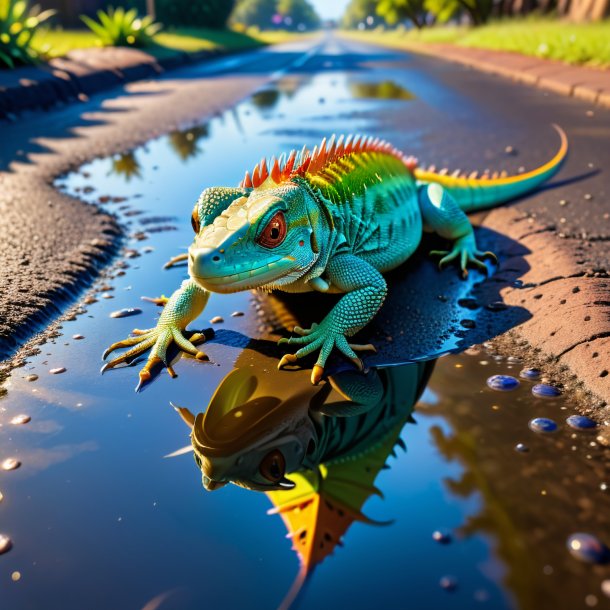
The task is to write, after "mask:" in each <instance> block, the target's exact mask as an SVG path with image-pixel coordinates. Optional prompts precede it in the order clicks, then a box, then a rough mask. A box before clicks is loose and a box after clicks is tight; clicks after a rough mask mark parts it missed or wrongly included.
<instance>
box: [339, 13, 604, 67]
mask: <svg viewBox="0 0 610 610" xmlns="http://www.w3.org/2000/svg"><path fill="white" fill-rule="evenodd" d="M350 35H355V36H357V37H359V38H364V39H368V40H375V39H376V40H378V41H379V42H385V43H386V44H392V45H395V46H408V45H410V44H429V43H450V44H456V45H459V46H464V47H476V48H484V49H497V50H500V51H512V52H515V53H522V54H524V55H534V56H536V57H543V58H546V59H556V60H559V61H563V62H566V63H569V64H580V65H590V66H598V67H609V66H610V20H605V21H600V22H597V23H578V24H576V23H568V22H564V21H559V20H551V19H542V18H527V19H518V18H513V19H505V20H502V21H495V22H492V23H489V24H487V25H483V26H480V27H478V28H468V27H457V26H438V27H432V28H426V29H424V30H421V31H420V32H417V31H413V30H409V31H404V30H403V31H400V30H395V31H388V32H379V31H373V32H357V33H352V32H350Z"/></svg>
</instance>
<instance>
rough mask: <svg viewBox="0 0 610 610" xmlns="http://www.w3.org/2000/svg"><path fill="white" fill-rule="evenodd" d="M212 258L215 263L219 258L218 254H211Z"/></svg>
mask: <svg viewBox="0 0 610 610" xmlns="http://www.w3.org/2000/svg"><path fill="white" fill-rule="evenodd" d="M212 260H213V261H214V262H215V263H217V262H218V261H219V260H220V256H213V257H212Z"/></svg>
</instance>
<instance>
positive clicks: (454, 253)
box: [430, 238, 498, 279]
mask: <svg viewBox="0 0 610 610" xmlns="http://www.w3.org/2000/svg"><path fill="white" fill-rule="evenodd" d="M430 256H440V257H442V258H441V260H440V261H439V262H438V268H439V269H442V268H443V267H444V266H445V265H447V264H449V263H450V262H452V261H454V260H456V259H458V260H459V264H460V268H461V270H462V277H463V278H464V279H465V278H467V277H468V269H467V267H468V266H469V265H471V266H473V267H476V268H477V269H479V270H480V271H482V272H483V273H485V275H487V267H486V266H485V263H484V262H483V261H484V260H485V259H490V260H491V261H493V263H494V264H496V265H497V264H498V259H497V257H496V255H495V254H494V253H493V252H489V251H486V252H483V251H481V250H478V249H477V247H476V244H475V243H474V240H472V239H467V238H462V239H458V240H456V242H455V243H454V244H453V248H452V249H451V250H432V251H430Z"/></svg>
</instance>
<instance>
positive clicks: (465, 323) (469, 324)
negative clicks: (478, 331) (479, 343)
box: [460, 319, 477, 328]
mask: <svg viewBox="0 0 610 610" xmlns="http://www.w3.org/2000/svg"><path fill="white" fill-rule="evenodd" d="M460 324H461V325H462V326H463V327H464V328H476V326H477V324H476V322H475V321H474V320H469V319H465V320H460Z"/></svg>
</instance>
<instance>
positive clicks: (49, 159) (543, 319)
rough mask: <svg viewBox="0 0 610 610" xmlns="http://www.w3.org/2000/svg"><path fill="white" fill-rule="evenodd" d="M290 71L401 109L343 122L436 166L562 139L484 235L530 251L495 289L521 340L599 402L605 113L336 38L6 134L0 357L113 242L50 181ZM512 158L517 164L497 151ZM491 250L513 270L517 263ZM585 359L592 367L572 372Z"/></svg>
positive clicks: (211, 67)
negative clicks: (558, 164)
mask: <svg viewBox="0 0 610 610" xmlns="http://www.w3.org/2000/svg"><path fill="white" fill-rule="evenodd" d="M290 73H292V74H298V75H302V76H303V75H304V76H307V75H314V74H323V73H333V74H337V75H342V76H345V77H346V78H347V79H348V81H349V82H350V83H353V84H354V86H355V87H356V88H358V87H360V92H359V93H357V94H356V95H359V96H365V97H366V96H375V95H379V96H386V95H390V96H393V95H394V96H396V95H398V96H399V97H402V103H395V104H388V103H382V102H383V100H381V99H380V100H379V103H380V106H379V112H378V113H377V112H373V113H371V112H369V113H368V114H367V116H366V117H359V116H357V113H356V114H352V116H351V117H348V118H350V119H353V123H352V124H353V125H358V124H362V122H363V121H362V119H366V121H367V129H368V131H369V132H372V133H374V135H379V136H381V137H385V138H387V139H389V140H390V141H392V142H393V143H394V144H395V145H397V146H398V147H399V148H402V149H403V150H405V151H406V152H408V153H410V154H414V155H415V156H417V157H419V158H420V160H421V161H422V162H425V163H433V164H435V165H436V166H437V167H443V166H446V167H448V168H450V169H454V168H460V169H462V170H466V171H468V172H470V171H473V170H483V169H485V168H487V167H489V168H492V169H507V170H508V171H518V169H519V168H520V167H525V168H531V167H533V166H536V165H538V164H540V163H542V162H544V161H546V160H547V159H548V158H549V157H550V155H552V154H553V153H554V151H555V149H556V147H557V145H558V141H557V136H556V134H555V132H554V130H553V129H552V128H551V124H552V123H557V124H559V125H561V126H562V127H563V128H564V129H565V130H566V132H567V133H568V136H569V139H570V146H571V152H570V158H569V161H568V162H567V164H566V166H565V167H564V169H563V170H562V172H561V174H560V176H559V177H558V178H557V179H556V180H555V183H554V185H551V187H549V188H547V189H545V190H543V191H540V192H538V193H536V194H534V195H532V196H530V197H528V198H526V199H524V200H522V201H519V202H517V203H515V204H513V205H511V206H510V207H509V208H507V209H503V210H498V211H494V212H492V213H491V214H489V216H488V217H487V218H486V220H485V223H486V225H487V226H489V227H491V228H492V229H494V230H496V231H501V232H506V233H507V234H508V235H509V236H510V237H511V238H512V239H518V240H520V242H521V244H522V245H524V246H525V247H526V248H528V249H529V250H530V253H529V254H528V255H527V256H525V257H523V259H524V260H525V263H526V265H527V267H529V270H527V272H526V273H524V274H523V275H522V277H521V281H522V283H523V284H525V287H526V290H523V289H522V290H519V291H516V290H512V292H511V290H510V289H507V290H506V291H505V292H504V293H503V297H504V298H505V299H506V300H507V301H508V302H510V303H511V304H521V305H524V303H525V304H526V306H527V307H529V308H530V309H531V311H532V312H533V314H534V315H533V319H532V320H531V321H530V322H528V323H526V324H525V325H524V328H523V329H522V330H523V332H522V333H521V338H523V337H525V339H527V340H528V341H529V342H530V343H532V344H533V345H534V346H536V347H537V348H540V349H542V353H543V354H544V355H545V357H546V356H559V355H561V356H562V358H563V364H565V365H567V366H568V367H570V369H571V370H574V371H575V372H576V373H577V374H579V375H580V376H581V377H582V376H583V375H585V376H586V379H585V382H586V384H587V387H589V388H590V389H592V390H593V391H594V392H595V393H596V394H597V395H598V396H602V397H607V396H608V394H609V392H608V383H609V382H608V377H607V376H604V371H605V370H606V369H605V368H604V366H607V365H604V364H603V362H604V358H600V357H599V356H598V357H597V358H596V359H594V358H592V355H593V354H594V353H598V354H602V355H603V354H608V341H609V340H608V330H607V329H608V324H607V322H608V305H607V301H608V299H607V286H606V284H605V279H606V278H607V269H608V254H607V239H608V225H609V223H610V221H609V219H608V211H609V208H608V204H607V199H606V198H607V195H608V190H609V180H608V176H607V170H606V169H605V168H607V167H608V166H609V165H610V147H608V137H609V136H610V112H609V111H606V110H602V109H599V108H593V107H589V106H588V105H587V104H585V103H583V102H581V101H578V100H575V99H571V98H566V97H561V96H558V95H554V94H551V93H548V92H543V91H540V90H537V89H534V88H529V87H526V86H523V85H518V84H515V83H512V82H510V81H508V80H505V79H502V78H500V77H494V76H490V75H486V74H481V73H478V72H476V71H473V70H470V69H467V68H464V67H461V66H456V65H455V64H450V63H446V62H443V61H441V60H435V59H431V58H428V57H422V56H417V55H414V54H409V53H400V52H396V51H389V50H385V49H382V48H380V47H375V46H371V45H366V44H362V43H356V42H352V41H348V40H342V39H340V38H337V37H335V36H331V35H327V36H325V37H324V38H321V39H320V38H314V39H311V40H309V41H301V42H299V43H293V44H290V45H283V46H281V47H276V48H270V49H264V50H260V51H256V52H251V53H247V54H243V55H239V56H235V57H229V58H224V59H219V60H216V61H212V62H209V63H206V64H201V65H199V66H192V67H188V68H185V69H182V70H180V71H176V72H172V73H169V74H167V75H166V76H164V77H163V78H160V79H159V80H155V81H146V82H139V83H134V84H130V85H127V86H126V87H125V88H124V89H121V90H117V91H114V92H112V93H111V94H103V95H99V96H94V97H92V98H91V99H90V100H89V101H87V102H85V103H84V104H78V105H70V106H67V107H65V108H62V109H59V110H56V111H52V112H48V113H40V114H35V115H31V116H28V117H24V118H22V119H20V120H19V121H18V122H16V123H14V124H4V125H2V126H1V127H0V129H1V130H2V138H1V139H0V184H2V187H3V188H2V195H0V212H1V213H2V215H3V217H4V219H5V222H4V223H2V226H1V227H0V244H1V245H0V249H1V250H0V252H1V259H2V261H3V265H2V268H1V269H0V285H2V287H3V288H2V293H1V295H0V320H1V328H0V337H2V344H1V345H0V347H1V348H2V349H0V352H2V353H3V354H4V355H7V354H9V353H11V352H12V351H14V349H15V348H16V347H17V346H18V345H19V344H20V343H22V342H23V340H24V339H26V338H28V337H30V336H31V335H32V332H33V331H35V330H38V329H39V328H40V325H41V323H46V322H48V321H49V320H51V319H53V317H54V316H56V315H57V312H58V307H61V303H62V301H63V302H64V303H65V302H69V301H70V300H71V299H73V298H74V291H75V290H76V291H78V290H80V289H82V288H83V287H84V286H86V285H87V283H88V282H89V280H88V278H89V277H90V274H92V273H93V274H95V273H96V272H97V270H98V269H99V267H100V265H101V264H103V263H104V261H105V260H106V259H107V256H108V254H109V253H112V251H113V243H116V236H117V235H118V234H119V229H118V227H117V225H116V223H115V221H114V220H113V219H112V218H111V217H108V216H107V215H105V214H99V213H98V212H97V211H96V210H93V209H91V208H85V207H83V206H82V205H81V204H80V203H78V202H77V201H75V200H73V199H71V198H68V197H66V196H64V195H61V194H58V193H57V192H56V191H55V190H54V189H52V188H51V187H50V186H49V182H50V181H51V180H52V179H53V178H54V177H55V176H56V175H58V174H60V173H62V172H65V171H66V170H67V169H69V168H71V167H74V166H75V165H78V164H80V163H82V162H83V161H85V160H86V159H89V158H91V157H93V156H99V155H107V154H111V153H114V152H117V151H122V150H125V149H127V148H129V147H132V146H133V145H135V144H138V143H141V142H143V141H146V140H147V139H149V138H150V137H154V136H155V135H158V134H160V133H164V132H167V131H170V130H172V129H174V128H176V126H183V125H185V124H189V123H192V122H195V121H198V120H201V119H204V118H206V117H209V116H211V115H213V114H215V113H216V112H219V111H221V110H222V109H224V108H226V107H230V106H231V105H232V104H233V103H235V101H237V100H238V99H241V98H243V97H245V96H246V95H247V94H249V93H250V92H252V91H253V90H256V89H259V88H261V87H262V86H263V85H265V83H268V82H269V81H274V80H275V81H277V80H278V79H279V78H281V77H282V76H284V75H286V74H290ZM363 83H365V84H368V85H369V86H368V88H367V87H363V86H362V84H363ZM383 83H391V86H390V89H391V90H390V93H388V92H387V91H385V92H384V91H383V87H381V88H380V87H379V84H383ZM371 84H373V85H374V86H373V87H370V85H371ZM399 90H400V91H399ZM397 91H399V92H398V93H397ZM405 92H406V93H405ZM406 98H408V100H407V99H406ZM324 101H325V100H324V95H323V93H321V95H320V97H319V98H318V99H317V100H314V103H317V104H319V106H320V113H321V114H320V122H319V125H318V126H317V127H316V129H315V130H312V128H311V126H307V128H306V129H305V128H304V129H303V130H302V133H301V135H302V136H303V138H308V139H310V140H311V138H312V135H313V131H315V135H316V136H317V135H318V134H320V135H322V134H328V133H331V132H333V131H335V130H336V129H335V126H334V125H333V124H332V122H331V121H328V116H327V117H325V110H328V108H325V105H324ZM386 102H387V100H386ZM326 114H328V113H326ZM344 124H345V125H350V123H349V122H346V123H344ZM349 128H350V127H348V129H349ZM297 135H298V134H297ZM507 146H510V147H511V148H512V151H513V154H507V153H506V152H505V151H506V147H507ZM264 152H266V151H261V153H264ZM76 226H77V227H78V230H75V227H76ZM500 254H501V255H503V256H504V258H505V260H506V261H508V265H509V267H510V264H511V262H510V261H511V260H512V259H513V258H514V253H511V252H506V253H500ZM513 262H514V261H513ZM604 294H606V297H604ZM539 295H542V296H539ZM547 295H548V298H547ZM560 304H561V305H564V307H563V309H560ZM558 311H561V312H562V313H561V315H558ZM585 359H586V360H587V366H586V367H582V366H581V367H580V369H579V367H578V366H577V365H578V362H581V363H582V362H584V360H585ZM606 362H607V358H606ZM586 371H589V373H588V374H587V373H586ZM557 373H559V368H558V369H557ZM564 381H566V382H568V381H569V377H565V379H564Z"/></svg>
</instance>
